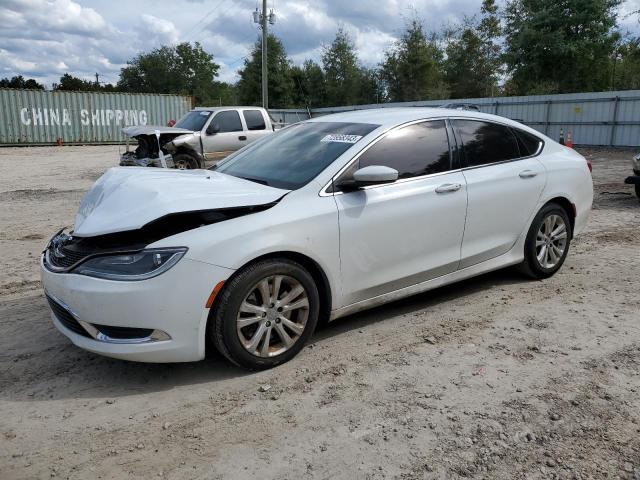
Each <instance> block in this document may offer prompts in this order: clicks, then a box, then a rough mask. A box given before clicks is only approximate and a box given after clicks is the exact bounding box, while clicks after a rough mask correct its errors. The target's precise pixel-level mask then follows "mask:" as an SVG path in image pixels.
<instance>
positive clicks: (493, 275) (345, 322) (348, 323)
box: [310, 268, 534, 344]
mask: <svg viewBox="0 0 640 480" xmlns="http://www.w3.org/2000/svg"><path fill="white" fill-rule="evenodd" d="M533 281H534V280H531V279H528V278H526V277H525V276H524V275H523V274H522V273H520V272H518V271H517V270H516V269H515V268H506V269H502V270H497V271H495V272H490V273H485V274H482V275H479V276H477V277H473V278H470V279H467V280H462V281H460V282H457V283H453V284H450V285H445V286H442V287H439V288H436V289H433V290H429V291H427V292H424V293H420V294H417V295H412V296H410V297H407V298H404V299H401V300H396V301H394V302H390V303H387V304H385V305H382V306H379V307H376V308H372V309H370V310H364V311H362V312H359V313H355V314H352V315H349V316H346V317H343V318H339V319H337V320H335V321H332V322H329V323H325V324H324V325H321V326H320V327H319V328H318V329H317V331H316V334H315V335H314V337H313V338H312V340H311V342H310V343H311V344H315V343H322V342H323V341H325V340H326V339H328V338H331V337H333V336H336V335H341V334H343V333H346V332H349V331H351V330H358V329H360V328H363V327H366V326H367V325H371V324H373V323H377V322H380V321H384V320H386V319H388V318H391V317H396V316H400V315H406V314H412V313H416V312H419V311H421V310H425V309H428V308H429V307H433V306H436V305H439V304H442V303H444V302H447V301H450V300H453V299H456V298H460V297H464V296H466V295H472V294H474V293H477V292H480V291H487V292H491V291H492V289H494V288H497V287H501V286H507V285H515V284H520V283H530V282H533Z"/></svg>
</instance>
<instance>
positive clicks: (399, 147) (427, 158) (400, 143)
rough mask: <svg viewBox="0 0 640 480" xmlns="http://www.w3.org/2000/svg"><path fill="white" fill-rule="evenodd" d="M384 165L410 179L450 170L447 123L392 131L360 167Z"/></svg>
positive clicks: (370, 151) (369, 152) (369, 151)
mask: <svg viewBox="0 0 640 480" xmlns="http://www.w3.org/2000/svg"><path fill="white" fill-rule="evenodd" d="M369 165H384V166H386V167H391V168H394V169H396V170H397V171H398V178H411V177H418V176H420V175H428V174H431V173H439V172H444V171H446V170H449V166H450V162H449V141H448V139H447V129H446V126H445V123H444V120H435V121H432V122H422V123H417V124H415V125H409V126H408V127H403V128H400V129H398V130H395V131H393V132H391V133H390V134H389V135H387V136H386V137H385V138H383V139H382V140H380V141H379V142H378V143H376V144H375V145H373V146H372V147H371V148H370V149H369V150H367V151H366V152H365V153H364V154H363V155H362V156H361V157H360V162H359V165H358V168H363V167H368V166H369Z"/></svg>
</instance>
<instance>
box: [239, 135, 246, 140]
mask: <svg viewBox="0 0 640 480" xmlns="http://www.w3.org/2000/svg"><path fill="white" fill-rule="evenodd" d="M246 139H247V137H245V136H244V135H240V136H239V137H238V140H246Z"/></svg>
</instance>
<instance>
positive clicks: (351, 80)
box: [322, 28, 362, 106]
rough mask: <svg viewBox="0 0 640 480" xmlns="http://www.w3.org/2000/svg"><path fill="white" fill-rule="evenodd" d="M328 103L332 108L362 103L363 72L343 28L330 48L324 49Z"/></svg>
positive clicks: (323, 60) (353, 47)
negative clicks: (361, 85)
mask: <svg viewBox="0 0 640 480" xmlns="http://www.w3.org/2000/svg"><path fill="white" fill-rule="evenodd" d="M322 65H323V69H324V76H325V85H326V92H327V103H328V104H329V105H332V106H338V105H354V104H357V103H360V101H361V98H360V82H361V79H362V78H361V71H360V67H359V65H358V55H357V53H356V49H355V46H354V44H353V41H352V40H351V37H350V36H349V34H348V33H347V32H345V31H344V30H343V29H342V28H340V29H338V32H337V33H336V37H335V39H334V40H333V42H332V43H331V45H329V46H324V47H323V52H322Z"/></svg>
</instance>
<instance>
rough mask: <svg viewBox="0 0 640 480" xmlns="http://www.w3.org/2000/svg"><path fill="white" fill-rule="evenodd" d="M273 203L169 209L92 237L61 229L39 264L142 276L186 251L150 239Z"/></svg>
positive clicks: (56, 270) (154, 272)
mask: <svg viewBox="0 0 640 480" xmlns="http://www.w3.org/2000/svg"><path fill="white" fill-rule="evenodd" d="M276 203H277V201H275V202H271V203H268V204H264V205H249V206H243V207H233V208H220V209H211V210H202V211H192V212H178V213H172V214H168V215H165V216H164V217H161V218H158V219H156V220H153V221H151V222H149V223H148V224H146V225H144V226H143V227H141V228H138V229H135V230H128V231H123V232H115V233H108V234H102V235H96V236H91V237H78V236H75V235H74V232H70V233H65V232H64V229H62V230H60V231H59V232H58V233H57V234H56V235H54V236H53V238H51V240H50V241H49V243H48V244H47V246H46V247H45V250H44V251H43V264H44V266H45V268H46V269H47V270H49V271H51V272H54V273H75V274H79V275H89V276H94V277H98V278H103V279H108V280H109V279H110V280H146V279H147V278H151V277H152V276H156V275H159V274H160V273H162V272H163V271H165V270H166V269H168V268H170V267H171V266H172V265H173V263H175V262H177V261H178V260H179V259H180V258H181V257H182V256H183V255H184V254H185V253H186V251H187V250H188V249H187V247H183V246H181V247H173V248H148V246H149V245H150V244H152V243H154V242H156V241H158V240H161V239H163V238H166V237H170V236H172V235H176V234H178V233H182V232H185V231H188V230H193V229H196V228H200V227H203V226H205V225H211V224H214V223H218V222H223V221H225V220H230V219H233V218H237V217H242V216H245V215H251V214H253V213H257V212H261V211H264V210H267V209H269V208H271V207H273V206H274V205H275V204H276ZM109 262H110V263H109Z"/></svg>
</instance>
